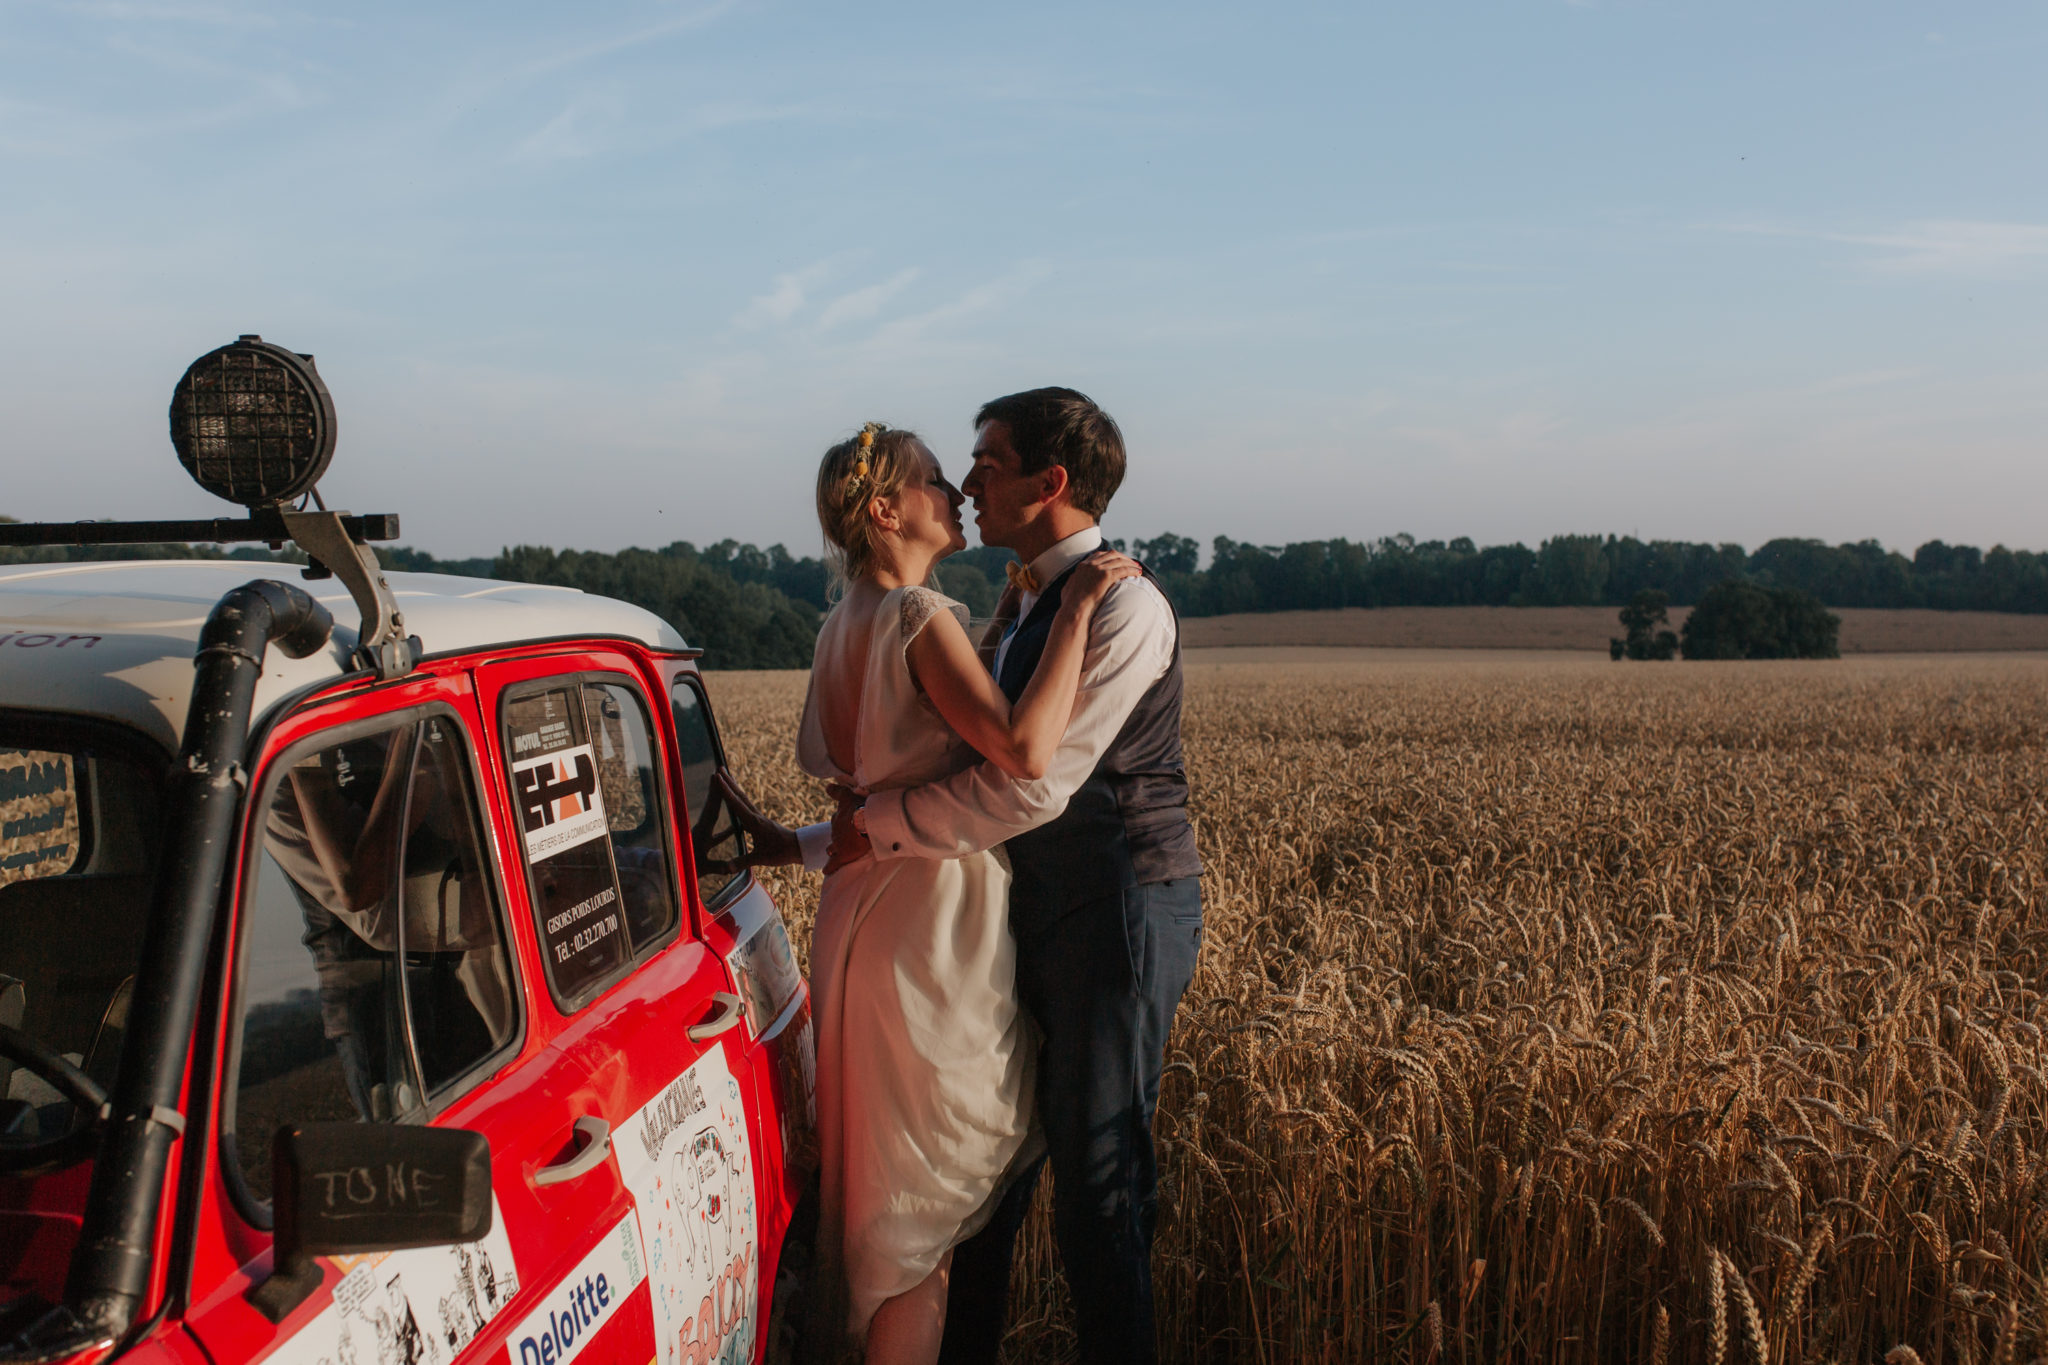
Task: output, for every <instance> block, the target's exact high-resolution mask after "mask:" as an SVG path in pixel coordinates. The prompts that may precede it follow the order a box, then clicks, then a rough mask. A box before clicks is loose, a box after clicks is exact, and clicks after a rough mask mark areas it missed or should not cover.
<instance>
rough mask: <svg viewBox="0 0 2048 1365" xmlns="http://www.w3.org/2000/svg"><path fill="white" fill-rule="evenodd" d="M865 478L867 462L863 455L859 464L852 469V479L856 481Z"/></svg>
mask: <svg viewBox="0 0 2048 1365" xmlns="http://www.w3.org/2000/svg"><path fill="white" fill-rule="evenodd" d="M867 476H868V461H867V456H865V455H863V456H861V459H860V463H859V464H857V465H855V466H854V467H853V477H854V478H856V479H865V478H866V477H867Z"/></svg>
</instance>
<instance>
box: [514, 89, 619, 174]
mask: <svg viewBox="0 0 2048 1365" xmlns="http://www.w3.org/2000/svg"><path fill="white" fill-rule="evenodd" d="M625 112H626V106H625V102H624V101H623V100H621V99H619V98H618V97H617V96H616V95H585V96H582V97H579V98H577V99H575V100H572V101H570V103H569V104H568V106H567V107H566V108H564V109H563V110H562V112H561V113H559V114H556V115H555V116H554V117H553V118H551V119H549V120H548V121H547V122H546V123H544V124H542V125H541V126H540V127H539V128H538V129H536V130H535V131H534V132H533V133H532V134H531V135H530V136H528V137H527V138H526V139H525V140H524V141H522V142H521V143H520V144H519V145H518V146H517V147H515V148H513V149H512V160H514V161H523V162H539V163H546V162H553V161H572V160H576V159H579V158H582V157H587V156H590V155H592V154H593V153H594V152H596V151H598V150H599V148H600V146H601V145H602V142H603V140H604V134H605V133H606V132H607V131H608V130H609V129H611V128H614V127H616V126H617V125H618V123H619V122H620V120H621V119H623V118H624V117H625Z"/></svg>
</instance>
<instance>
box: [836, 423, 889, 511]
mask: <svg viewBox="0 0 2048 1365" xmlns="http://www.w3.org/2000/svg"><path fill="white" fill-rule="evenodd" d="M888 429H889V424H888V423H887V422H869V423H868V424H867V425H866V426H863V427H862V428H861V429H860V435H858V436H856V437H854V438H853V439H854V441H855V442H856V443H857V444H858V446H859V448H860V453H859V454H858V455H857V456H855V457H854V462H853V472H852V473H851V474H848V475H847V476H846V493H845V496H846V497H849V498H850V497H852V496H853V495H854V494H855V493H858V492H859V491H860V486H861V484H863V483H865V482H866V481H867V477H868V452H869V451H871V450H873V449H874V448H875V437H877V436H879V435H880V434H881V433H883V432H885V431H887V430H888Z"/></svg>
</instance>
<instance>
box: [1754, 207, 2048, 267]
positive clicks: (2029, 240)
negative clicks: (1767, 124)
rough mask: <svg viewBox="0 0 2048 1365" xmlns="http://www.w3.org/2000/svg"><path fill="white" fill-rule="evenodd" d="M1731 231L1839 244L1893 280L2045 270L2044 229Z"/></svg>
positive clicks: (1928, 221)
mask: <svg viewBox="0 0 2048 1365" xmlns="http://www.w3.org/2000/svg"><path fill="white" fill-rule="evenodd" d="M1728 230H1729V231H1732V232H1740V233H1749V234H1754V235H1758V236H1768V237H1800V238H1805V239H1807V240H1810V241H1819V242H1838V243H1841V244H1842V245H1844V246H1853V247H1860V248H1863V249H1865V251H1866V252H1870V253H1873V254H1869V255H1866V256H1865V258H1864V260H1863V264H1864V266H1865V267H1866V268H1867V269H1870V270H1875V271H1880V272H1883V273H1885V274H1892V275H2014V274H2024V273H2030V272H2032V271H2034V270H2037V269H2039V268H2040V267H2041V266H2043V265H2048V224H2043V223H1998V222H1985V221H1982V220H1977V219H1966V218H1924V219H1918V220H1915V221H1912V222H1908V223H1904V224H1901V225H1900V226H1899V227H1897V228H1895V229H1892V230H1891V231H1887V232H1839V231H1823V230H1816V229H1812V228H1797V227H1784V226H1779V225H1774V224H1738V225H1736V226H1734V227H1732V228H1730V229H1728Z"/></svg>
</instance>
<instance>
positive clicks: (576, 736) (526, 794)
mask: <svg viewBox="0 0 2048 1365" xmlns="http://www.w3.org/2000/svg"><path fill="white" fill-rule="evenodd" d="M577 696H578V693H577V691H576V689H574V688H569V687H556V688H550V689H548V690H547V691H545V692H536V693H534V694H533V695H531V696H525V697H518V698H515V699H513V700H512V701H510V702H508V703H507V704H506V707H505V729H506V743H507V747H508V748H509V750H510V754H509V756H508V760H509V761H508V764H507V767H508V768H509V770H510V772H511V775H512V802H513V805H514V806H515V807H516V808H517V809H518V812H519V827H520V836H521V839H522V840H523V842H524V845H525V848H526V862H527V865H528V866H529V867H531V868H532V869H533V890H534V908H535V909H536V911H538V917H539V920H540V930H541V953H542V955H543V957H544V958H545V959H546V961H547V968H548V979H549V980H550V981H551V982H553V983H554V987H555V991H556V993H557V994H558V995H560V996H564V997H568V998H571V999H574V998H577V997H580V996H582V995H584V994H585V993H587V992H589V991H591V990H594V989H595V988H596V987H597V986H598V985H599V984H600V983H601V982H603V981H604V980H605V979H606V978H607V977H609V976H610V975H611V974H612V973H613V972H615V971H617V970H618V969H619V968H620V967H623V966H624V965H625V964H626V962H627V961H628V960H629V959H630V958H631V956H632V950H631V946H630V944H629V943H628V941H627V937H626V919H625V916H624V914H622V913H621V912H622V910H623V908H624V907H623V905H622V904H621V899H620V895H619V878H618V869H617V868H616V867H615V866H614V865H613V863H612V850H611V841H610V837H609V836H610V826H609V823H608V822H607V820H606V818H605V804H604V784H603V782H602V780H601V774H600V772H599V769H598V757H597V751H596V749H595V748H594V747H593V746H592V745H591V743H590V740H589V738H588V736H587V734H586V733H585V730H584V717H583V708H582V705H581V703H580V702H579V701H578V700H577Z"/></svg>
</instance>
